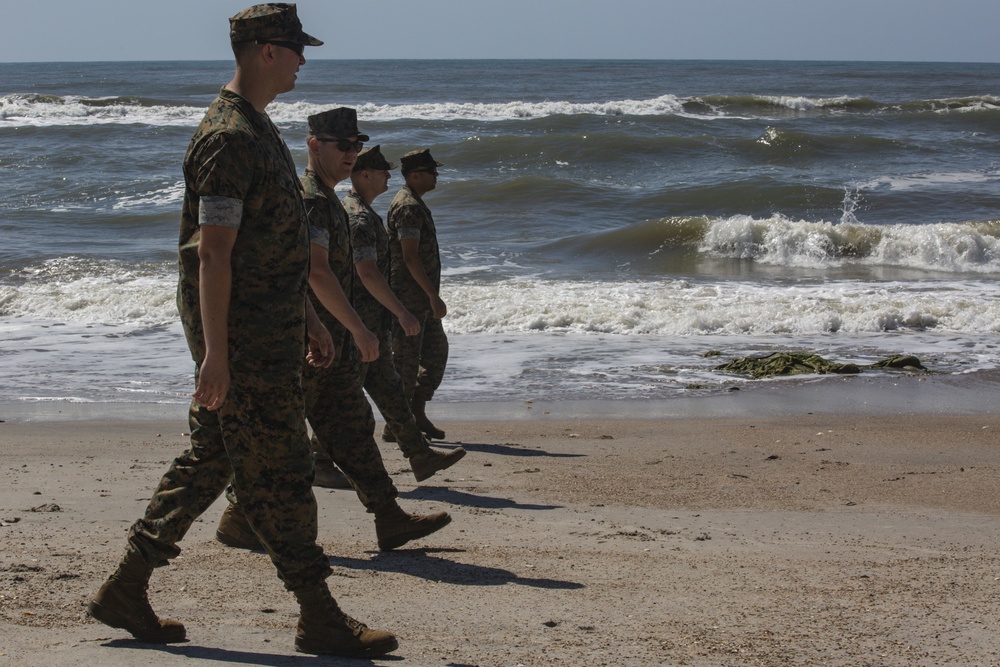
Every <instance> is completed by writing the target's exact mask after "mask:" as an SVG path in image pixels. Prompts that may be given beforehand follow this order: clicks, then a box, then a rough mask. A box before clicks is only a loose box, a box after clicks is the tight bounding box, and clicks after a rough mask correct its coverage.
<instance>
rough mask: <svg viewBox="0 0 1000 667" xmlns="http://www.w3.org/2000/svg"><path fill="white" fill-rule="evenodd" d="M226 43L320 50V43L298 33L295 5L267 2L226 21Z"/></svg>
mask: <svg viewBox="0 0 1000 667" xmlns="http://www.w3.org/2000/svg"><path fill="white" fill-rule="evenodd" d="M229 41H230V42H232V43H233V44H236V43H239V42H266V41H278V42H292V43H293V44H304V45H306V46H320V45H322V44H323V42H322V41H321V40H318V39H316V38H315V37H313V36H312V35H307V34H306V33H304V32H302V23H301V22H300V21H299V15H298V13H297V11H296V9H295V5H294V4H291V3H284V2H268V3H264V4H261V5H254V6H253V7H248V8H246V9H244V10H243V11H242V12H240V13H239V14H237V15H236V16H234V17H232V18H231V19H229Z"/></svg>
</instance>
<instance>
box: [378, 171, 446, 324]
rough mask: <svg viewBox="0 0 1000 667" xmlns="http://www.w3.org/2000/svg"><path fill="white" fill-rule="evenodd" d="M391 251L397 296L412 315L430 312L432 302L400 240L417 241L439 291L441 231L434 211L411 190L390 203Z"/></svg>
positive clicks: (421, 257)
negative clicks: (406, 258) (412, 271)
mask: <svg viewBox="0 0 1000 667" xmlns="http://www.w3.org/2000/svg"><path fill="white" fill-rule="evenodd" d="M388 217H389V248H390V253H391V256H392V277H391V284H392V286H393V290H394V291H395V293H396V296H397V297H399V300H400V301H401V302H402V303H403V305H404V306H406V308H407V309H408V310H410V311H411V312H418V311H427V310H429V309H430V302H429V301H428V300H427V295H426V294H425V293H424V290H423V289H422V288H421V287H420V285H418V284H417V281H415V280H414V279H413V276H412V275H410V270H409V269H408V268H406V263H405V262H404V261H403V249H402V246H401V245H400V239H417V240H418V241H419V244H418V250H417V252H418V254H419V256H420V263H421V264H423V267H424V271H425V272H427V278H428V279H429V280H430V281H431V285H432V286H433V287H434V289H435V290H438V289H440V288H441V254H440V251H439V249H438V240H437V229H435V227H434V218H433V217H432V216H431V210H430V209H429V208H427V205H426V204H425V203H424V202H423V200H422V199H421V198H420V197H418V196H417V195H416V193H414V192H413V190H411V189H410V188H408V187H407V186H405V185H404V186H403V188H402V189H401V190H400V191H399V192H398V193H396V196H395V197H394V198H393V200H392V203H391V204H389V216H388Z"/></svg>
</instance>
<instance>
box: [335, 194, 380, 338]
mask: <svg viewBox="0 0 1000 667" xmlns="http://www.w3.org/2000/svg"><path fill="white" fill-rule="evenodd" d="M343 204H344V208H345V209H346V210H347V217H348V220H350V223H351V247H352V248H353V252H354V263H355V264H357V263H358V262H364V261H368V260H372V261H374V262H375V266H376V267H377V268H378V272H379V273H381V274H382V277H384V278H385V279H386V282H389V271H390V262H389V233H388V232H387V231H386V230H385V224H384V223H383V222H382V217H381V216H380V215H379V214H378V213H376V212H375V210H374V209H373V208H372V207H371V206H369V205H368V203H367V202H365V200H364V199H362V198H361V196H360V195H358V193H356V192H352V193H351V194H349V195H347V196H346V197H344V199H343ZM351 301H352V302H353V303H354V309H355V310H356V311H358V315H360V316H361V319H362V321H364V323H365V326H366V327H368V328H369V329H370V330H371V331H373V332H377V331H379V330H382V329H385V328H386V327H387V325H388V322H389V320H388V317H389V311H388V310H387V309H386V308H385V306H383V305H382V304H381V303H380V302H379V301H378V299H376V298H375V297H374V296H372V294H371V293H370V292H369V291H368V288H367V287H365V284H364V283H363V282H361V278H359V277H357V276H355V279H354V295H353V297H352V298H351Z"/></svg>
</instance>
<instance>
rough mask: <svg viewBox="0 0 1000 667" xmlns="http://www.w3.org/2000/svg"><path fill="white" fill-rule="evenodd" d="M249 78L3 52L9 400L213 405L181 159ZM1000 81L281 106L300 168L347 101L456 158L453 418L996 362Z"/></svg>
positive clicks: (446, 173)
mask: <svg viewBox="0 0 1000 667" xmlns="http://www.w3.org/2000/svg"><path fill="white" fill-rule="evenodd" d="M307 55H308V54H307ZM231 74H232V66H231V64H230V63H228V62H144V63H46V64H0V238H2V243H0V378H2V381H0V403H3V404H26V403H39V402H55V403H57V404H67V405H68V404H69V403H97V404H121V403H144V404H167V405H170V404H178V405H180V404H184V403H186V402H187V401H188V400H189V399H188V397H189V395H190V392H191V390H192V386H191V385H192V371H193V363H192V362H191V360H190V357H189V355H188V352H187V348H186V345H185V343H184V340H183V335H182V333H181V329H180V326H179V324H178V319H177V313H176V307H175V303H174V291H175V285H176V243H177V232H178V220H179V210H180V203H181V196H182V191H183V184H182V177H181V161H182V158H183V155H184V151H185V149H186V146H187V143H188V141H189V139H190V137H191V134H192V132H193V130H194V127H195V126H196V124H197V123H198V121H199V120H200V118H201V116H202V114H203V112H204V109H205V107H206V106H207V105H208V104H209V102H210V101H211V100H212V98H213V97H214V95H215V94H216V93H217V91H218V89H219V88H220V87H221V85H222V84H224V83H225V82H226V81H228V80H229V78H230V76H231ZM998 81H1000V65H996V64H934V63H861V62H845V63H836V62H830V63H817V62H809V63H796V62H724V61H335V60H334V61H331V60H327V61H319V60H318V61H310V62H308V63H307V64H306V65H305V66H304V67H303V68H302V71H301V72H300V74H299V79H298V85H297V87H296V89H295V90H294V91H293V92H291V93H289V94H287V95H285V96H282V97H280V98H279V99H278V100H277V101H276V102H275V103H273V104H272V105H271V106H270V107H269V109H268V111H269V113H270V115H271V117H272V118H273V119H274V121H275V122H276V123H277V124H278V126H279V127H280V128H281V130H282V132H283V134H284V136H285V139H286V141H287V142H288V144H289V146H290V147H291V149H292V152H293V155H294V157H295V159H296V162H297V164H298V165H299V167H300V169H301V168H303V167H304V166H305V150H304V138H305V133H306V123H305V119H306V117H307V116H308V115H309V114H312V113H315V112H317V111H321V110H324V109H327V108H330V107H332V106H340V105H346V106H353V107H356V108H357V109H358V113H359V124H360V126H361V128H362V130H363V131H364V132H366V133H367V134H370V135H371V136H372V143H378V144H381V146H382V150H383V152H384V153H386V154H387V155H388V156H390V159H397V158H398V156H400V155H402V154H403V153H405V152H407V151H408V150H411V149H413V148H417V147H421V148H422V147H428V148H430V149H431V151H432V153H433V154H434V156H435V157H436V158H437V159H438V160H439V161H441V162H443V163H445V166H444V167H443V168H442V170H441V177H440V179H439V185H438V188H437V190H435V191H434V192H432V193H430V194H429V195H428V196H427V202H428V204H429V205H430V206H431V208H432V210H433V211H434V215H435V220H436V221H437V224H438V228H439V230H440V232H439V233H440V237H441V244H442V248H443V255H444V257H443V260H444V266H445V271H444V273H445V286H444V289H443V296H444V299H445V301H446V302H447V303H448V304H449V315H448V317H447V318H446V320H445V325H446V329H447V331H448V332H449V334H450V337H451V341H452V357H451V361H450V366H449V370H448V373H447V376H446V380H445V383H444V385H443V386H442V388H441V390H440V391H439V393H438V395H437V396H436V400H439V401H446V402H464V401H498V400H500V401H506V400H538V399H544V400H555V401H558V400H575V399H594V398H606V399H616V400H618V399H620V400H625V399H635V398H643V399H660V398H671V397H676V396H697V395H705V394H713V393H720V392H725V391H727V390H729V389H730V388H732V387H733V386H743V385H745V384H747V383H748V382H749V381H748V380H744V379H742V378H737V377H733V376H730V375H724V374H721V373H719V372H717V371H715V370H713V368H714V366H716V365H718V364H721V363H723V362H725V361H728V360H729V359H732V358H736V357H741V356H748V355H765V354H769V353H770V352H773V351H779V350H780V351H793V352H798V351H801V352H814V353H819V354H822V355H824V356H827V357H829V358H831V359H834V360H837V361H850V362H855V363H871V362H873V361H875V360H877V359H880V358H882V357H884V356H888V355H891V354H897V353H902V354H913V355H916V356H918V357H919V358H920V359H921V360H922V361H923V363H924V364H925V365H926V366H927V367H928V368H930V369H931V370H932V372H935V373H945V374H963V373H971V372H973V371H980V370H989V369H995V368H997V367H1000V363H998V347H997V332H998V330H1000V300H998V298H997V291H996V279H997V277H998V275H1000V213H998V212H1000V157H998V156H1000V150H998V149H1000V91H998V90H997V82H998ZM399 184H400V178H399V176H398V173H397V174H396V175H395V176H394V178H393V180H392V181H390V191H389V192H388V193H386V194H385V195H383V196H382V197H381V198H380V199H378V200H376V202H375V208H376V210H379V211H380V212H382V213H383V214H384V212H385V210H386V208H387V207H388V204H389V202H390V201H391V197H392V193H393V192H394V191H395V188H396V187H398V186H399ZM345 192H346V191H345ZM709 352H718V353H720V354H719V355H718V356H706V354H707V353H709ZM867 372H870V373H876V371H867ZM886 372H887V371H878V373H886Z"/></svg>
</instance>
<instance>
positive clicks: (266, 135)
mask: <svg viewBox="0 0 1000 667" xmlns="http://www.w3.org/2000/svg"><path fill="white" fill-rule="evenodd" d="M205 197H220V198H226V199H229V200H238V201H239V202H242V207H243V208H242V217H241V219H240V222H239V226H238V231H237V236H236V242H235V244H234V245H233V249H232V258H231V263H232V288H231V295H230V304H229V331H228V335H229V362H230V365H231V366H232V367H233V368H241V367H242V368H262V367H275V366H276V365H280V366H281V367H284V366H285V364H289V365H294V366H296V367H301V365H302V359H303V356H304V354H305V349H304V345H305V340H306V338H305V335H306V334H305V290H306V281H307V278H308V267H309V237H308V231H307V229H306V225H305V212H304V209H303V207H302V195H301V193H300V190H299V183H298V179H297V178H296V176H295V164H294V162H293V161H292V156H291V154H289V152H288V147H287V146H286V145H285V142H284V140H283V139H282V137H281V133H280V132H278V129H277V128H276V127H275V126H274V124H273V123H271V119H270V118H269V117H268V116H267V114H264V113H260V112H258V111H257V110H256V109H254V108H253V106H252V105H251V104H250V102H248V101H247V100H245V99H243V98H242V97H240V96H239V95H237V94H235V93H233V92H230V91H228V90H225V89H223V90H222V91H221V92H220V93H219V96H218V97H217V98H216V99H215V101H213V102H212V104H211V106H210V107H209V108H208V111H207V112H206V113H205V117H204V118H203V119H202V121H201V124H200V125H199V126H198V129H197V130H196V131H195V134H194V137H192V139H191V144H190V145H189V147H188V151H187V154H186V156H185V158H184V205H183V208H182V211H181V229H180V253H179V263H180V281H179V283H178V288H177V308H178V310H179V311H180V315H181V322H182V323H183V325H184V333H185V335H186V337H187V340H188V346H189V347H190V348H191V356H192V357H193V359H194V360H195V362H196V363H201V361H202V360H203V359H204V358H205V334H204V329H203V327H202V318H201V301H200V296H199V283H200V273H199V272H200V266H201V262H200V260H199V258H198V243H199V240H200V238H201V229H200V227H199V217H198V216H199V208H200V202H201V200H202V198H205Z"/></svg>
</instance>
